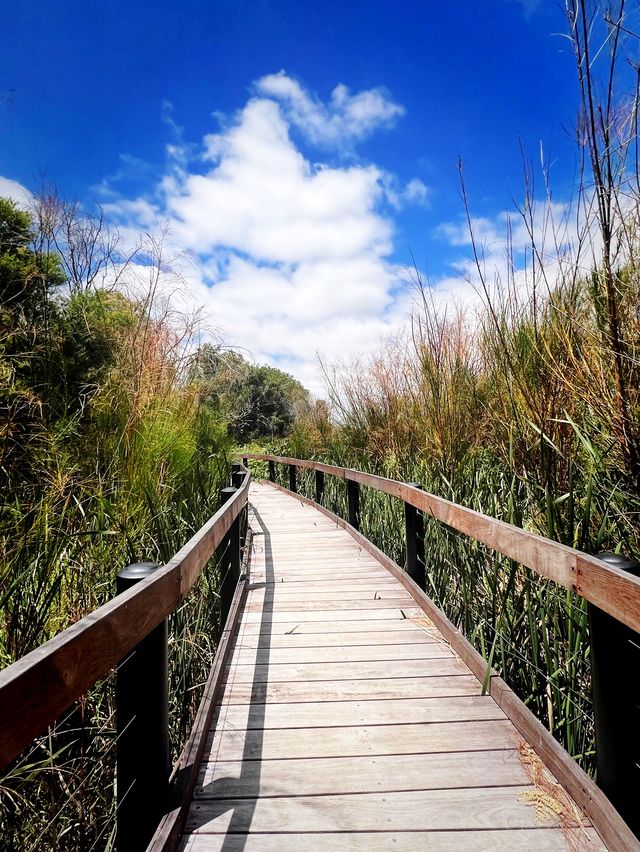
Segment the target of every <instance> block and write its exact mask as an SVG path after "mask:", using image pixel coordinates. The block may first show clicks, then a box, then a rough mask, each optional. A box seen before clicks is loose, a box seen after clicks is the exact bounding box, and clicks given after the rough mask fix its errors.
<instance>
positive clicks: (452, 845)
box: [180, 828, 606, 852]
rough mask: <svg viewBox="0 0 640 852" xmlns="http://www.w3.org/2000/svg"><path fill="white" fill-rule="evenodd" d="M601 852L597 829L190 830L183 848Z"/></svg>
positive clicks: (190, 851)
mask: <svg viewBox="0 0 640 852" xmlns="http://www.w3.org/2000/svg"><path fill="white" fill-rule="evenodd" d="M223 846H224V852H300V850H301V849H305V848H309V847H310V848H311V849H314V850H316V849H317V850H322V852H389V850H390V849H393V850H394V852H416V850H429V852H558V850H568V852H578V851H579V852H602V850H604V849H605V848H606V847H605V846H604V845H603V844H602V841H601V840H600V838H599V837H598V835H597V834H596V832H595V831H594V830H593V829H590V828H589V829H580V830H575V831H571V832H568V836H566V835H565V834H563V832H562V831H561V830H560V829H559V828H533V829H504V830H502V831H491V830H487V831H407V832H397V831H389V832H386V831H375V832H359V833H358V834H347V833H346V832H344V831H340V832H334V833H328V832H322V833H314V834H308V833H305V834H276V833H272V834H257V833H251V834H234V835H226V836H225V835H224V834H208V835H202V834H190V835H188V837H186V838H185V840H184V841H183V845H182V846H181V847H180V852H219V850H222V849H223Z"/></svg>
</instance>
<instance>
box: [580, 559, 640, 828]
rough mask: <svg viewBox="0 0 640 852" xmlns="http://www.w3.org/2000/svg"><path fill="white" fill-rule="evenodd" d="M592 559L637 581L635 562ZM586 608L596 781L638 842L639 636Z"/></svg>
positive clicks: (639, 565)
mask: <svg viewBox="0 0 640 852" xmlns="http://www.w3.org/2000/svg"><path fill="white" fill-rule="evenodd" d="M597 557H598V558H599V559H602V561H603V562H607V563H608V564H609V565H615V567H616V568H621V569H622V570H623V571H629V573H631V574H633V575H634V576H636V577H639V576H640V562H639V561H638V560H636V559H628V558H627V557H625V556H623V555H622V554H618V553H598V554H597ZM588 609H589V635H590V641H591V688H592V692H593V711H594V721H595V739H596V769H597V775H596V781H597V784H598V786H599V787H600V788H601V789H602V790H603V792H604V793H605V794H606V795H607V797H608V798H609V799H610V801H611V802H612V804H613V805H614V807H615V808H616V810H617V811H618V812H619V813H620V815H621V816H622V817H623V818H624V819H625V820H626V822H627V824H628V825H629V827H630V828H631V830H632V831H633V832H634V833H635V834H636V835H637V836H639V837H640V811H639V810H638V793H637V791H638V788H639V786H640V766H639V764H640V741H639V739H638V731H639V730H640V682H639V681H638V678H637V676H636V673H637V672H638V668H639V667H640V634H638V633H636V632H635V631H634V630H632V629H631V628H630V627H627V626H626V625H625V624H622V623H621V622H619V621H617V620H616V619H615V618H613V617H612V616H611V615H609V614H608V613H606V612H604V611H603V610H601V609H599V608H598V607H597V606H594V605H593V604H588Z"/></svg>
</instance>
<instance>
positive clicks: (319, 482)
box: [316, 470, 324, 504]
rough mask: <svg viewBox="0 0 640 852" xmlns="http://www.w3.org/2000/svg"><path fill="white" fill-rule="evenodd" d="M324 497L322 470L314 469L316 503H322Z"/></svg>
mask: <svg viewBox="0 0 640 852" xmlns="http://www.w3.org/2000/svg"><path fill="white" fill-rule="evenodd" d="M323 497H324V471H322V470H316V503H320V504H322V498H323Z"/></svg>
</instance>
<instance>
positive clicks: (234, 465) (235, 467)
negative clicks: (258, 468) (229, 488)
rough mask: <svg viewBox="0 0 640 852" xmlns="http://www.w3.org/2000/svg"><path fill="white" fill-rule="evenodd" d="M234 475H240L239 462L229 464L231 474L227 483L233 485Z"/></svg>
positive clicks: (240, 466)
mask: <svg viewBox="0 0 640 852" xmlns="http://www.w3.org/2000/svg"><path fill="white" fill-rule="evenodd" d="M236 473H242V465H241V464H240V462H231V472H230V474H229V483H230V484H231V485H233V478H234V476H235V475H236Z"/></svg>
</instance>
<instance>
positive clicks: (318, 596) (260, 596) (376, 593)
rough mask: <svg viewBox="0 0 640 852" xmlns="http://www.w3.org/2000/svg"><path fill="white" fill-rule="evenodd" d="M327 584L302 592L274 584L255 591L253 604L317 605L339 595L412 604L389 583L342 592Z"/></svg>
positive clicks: (343, 598)
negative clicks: (323, 587)
mask: <svg viewBox="0 0 640 852" xmlns="http://www.w3.org/2000/svg"><path fill="white" fill-rule="evenodd" d="M326 585H327V584H326V583H325V589H324V590H320V589H313V588H308V587H307V585H306V584H305V586H304V587H303V588H302V589H300V590H297V591H296V590H292V589H291V587H290V586H287V584H286V583H274V584H273V585H272V586H269V587H268V589H267V590H266V593H265V590H263V589H254V590H252V591H253V592H254V595H252V598H251V602H252V603H255V601H256V599H257V600H265V599H266V600H268V601H270V602H273V603H278V604H282V603H292V602H296V601H297V602H304V603H317V602H318V601H329V602H331V601H333V600H335V599H336V598H337V597H338V595H339V596H340V600H341V601H373V600H389V599H392V600H398V599H401V600H403V601H408V602H409V603H411V597H410V596H409V595H407V594H405V593H403V590H402V589H399V588H398V584H397V583H396V584H395V585H393V584H391V583H389V584H388V585H385V584H383V583H379V584H378V585H375V584H374V585H371V584H369V585H368V586H366V587H360V588H355V589H340V591H339V592H338V591H336V589H327V588H326Z"/></svg>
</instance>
